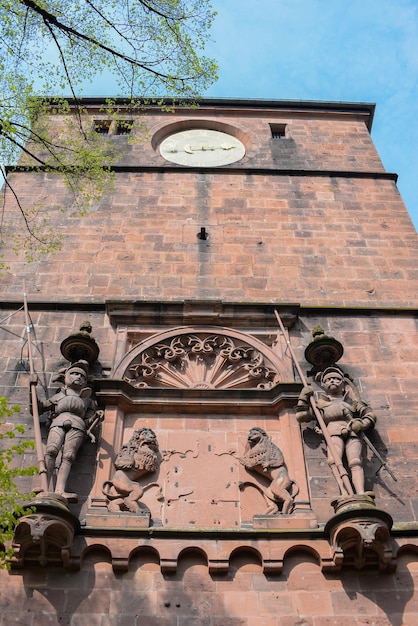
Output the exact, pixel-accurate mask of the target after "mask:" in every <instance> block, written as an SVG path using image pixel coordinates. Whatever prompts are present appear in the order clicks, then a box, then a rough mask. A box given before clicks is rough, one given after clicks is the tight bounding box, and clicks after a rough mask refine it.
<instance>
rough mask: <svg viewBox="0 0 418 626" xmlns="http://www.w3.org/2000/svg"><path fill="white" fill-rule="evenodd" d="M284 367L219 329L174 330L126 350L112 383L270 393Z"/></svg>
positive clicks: (250, 342) (256, 344)
mask: <svg viewBox="0 0 418 626" xmlns="http://www.w3.org/2000/svg"><path fill="white" fill-rule="evenodd" d="M284 372H285V367H284V364H283V363H282V361H281V360H280V359H279V357H278V356H277V355H276V354H275V353H274V352H273V350H272V349H271V348H269V347H268V346H266V345H265V344H264V343H263V342H261V341H260V340H259V339H256V338H255V337H253V336H251V335H249V334H247V333H243V332H241V331H237V330H233V329H230V328H225V327H218V326H185V327H179V328H172V329H170V330H166V331H164V332H162V333H158V334H156V335H153V336H152V337H149V338H148V339H146V340H145V341H142V342H140V343H139V344H138V345H136V346H135V347H134V348H133V349H132V350H130V351H129V352H128V353H127V354H126V355H125V356H124V357H123V359H122V360H121V362H120V363H119V364H118V365H117V367H116V369H115V374H114V377H115V378H118V379H123V380H125V381H127V382H129V383H130V384H131V385H132V386H133V387H136V388H177V389H222V390H224V391H227V390H228V389H262V390H264V389H271V388H272V387H274V386H276V385H277V384H279V383H280V382H283V381H284V378H285V375H284Z"/></svg>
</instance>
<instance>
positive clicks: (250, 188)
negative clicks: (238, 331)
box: [2, 170, 418, 307]
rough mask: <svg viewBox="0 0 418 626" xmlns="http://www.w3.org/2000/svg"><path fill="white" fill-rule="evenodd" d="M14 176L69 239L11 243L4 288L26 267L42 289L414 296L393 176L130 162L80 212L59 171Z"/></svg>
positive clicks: (92, 295) (372, 300)
mask: <svg viewBox="0 0 418 626" xmlns="http://www.w3.org/2000/svg"><path fill="white" fill-rule="evenodd" d="M10 182H11V184H13V185H14V186H17V187H18V188H19V189H20V194H21V196H22V198H23V199H24V202H25V203H26V204H28V205H29V206H33V205H37V204H42V203H44V209H43V210H45V212H46V213H47V214H48V216H49V217H52V219H53V224H54V227H55V229H56V231H57V232H58V233H59V234H60V235H61V236H62V241H63V246H62V250H61V251H60V252H57V253H55V254H53V255H51V256H47V257H41V258H40V260H39V262H37V263H33V264H30V265H27V264H24V263H23V261H22V259H21V258H16V257H15V254H14V252H12V251H10V250H9V251H8V250H7V248H5V249H4V254H5V261H6V262H8V263H9V265H10V266H11V271H10V272H8V273H7V274H6V275H5V277H4V282H3V290H2V293H3V298H4V299H19V297H20V296H21V294H22V291H23V284H22V283H23V278H24V277H25V278H26V281H27V290H28V292H29V293H30V295H31V297H32V298H36V299H38V300H42V301H48V300H49V299H50V294H51V290H53V291H54V297H55V298H57V299H59V300H63V301H70V300H73V299H76V300H77V301H81V302H91V301H94V302H103V301H104V300H106V299H112V298H125V299H139V300H141V299H161V300H183V299H186V300H189V299H190V300H194V299H196V300H202V299H210V300H224V301H238V302H240V301H245V300H251V301H258V302H271V301H273V302H275V301H276V302H278V301H282V302H299V303H301V304H303V305H305V306H313V305H315V306H362V307H379V306H384V307H391V306H394V307H398V306H399V305H400V303H401V306H403V307H414V306H416V304H417V302H416V300H417V296H416V294H417V291H418V290H417V285H418V270H417V267H418V252H417V245H416V242H417V235H416V232H415V230H414V227H413V225H412V223H411V221H410V218H409V216H408V214H407V213H406V211H405V207H404V205H403V203H402V201H401V199H400V196H399V194H398V192H397V190H396V187H395V184H394V182H392V181H389V180H375V179H353V178H351V179H347V178H339V177H332V178H330V177H328V176H320V177H313V178H312V177H305V176H283V175H279V176H277V175H274V176H273V175H266V174H264V173H263V174H257V173H252V174H237V173H227V172H225V173H223V172H220V173H218V172H217V173H210V174H208V173H204V172H199V173H194V172H193V173H192V172H189V171H188V170H182V171H180V172H179V173H174V172H161V173H151V172H146V171H144V172H131V173H129V172H124V173H118V174H117V178H116V183H115V189H114V192H113V193H112V194H110V195H109V196H106V197H105V198H104V199H103V200H102V201H100V202H99V203H98V205H97V206H96V207H95V208H94V209H92V210H91V211H90V212H89V213H88V214H87V215H86V216H84V217H79V216H77V215H75V214H74V213H73V212H72V211H71V210H69V212H68V213H67V214H62V213H61V212H59V211H56V210H54V209H55V207H56V206H57V204H59V203H60V202H62V201H65V190H64V188H63V186H62V183H61V181H60V180H59V179H58V178H56V177H53V176H51V175H45V176H42V175H41V174H38V175H36V176H34V175H33V174H30V173H16V174H14V175H13V176H11V177H10ZM12 204H13V202H12V199H11V198H10V196H9V195H7V204H6V206H7V207H9V209H10V210H11V208H12ZM201 227H205V228H206V231H207V233H208V239H207V240H200V239H198V237H197V234H198V233H199V232H200V229H201Z"/></svg>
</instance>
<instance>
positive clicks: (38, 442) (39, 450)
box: [23, 286, 48, 493]
mask: <svg viewBox="0 0 418 626" xmlns="http://www.w3.org/2000/svg"><path fill="white" fill-rule="evenodd" d="M24 290H25V291H24V293H23V306H24V310H25V322H26V334H27V343H28V355H29V369H30V381H29V386H30V394H31V401H32V416H33V429H34V433H35V447H36V456H37V460H38V467H39V474H40V476H41V487H42V491H44V492H45V493H48V477H47V471H46V466H45V458H44V451H43V446H42V436H41V425H40V422H39V411H38V396H37V394H36V385H37V382H38V377H37V375H36V374H35V370H34V367H33V355H32V335H31V332H32V324H31V322H30V318H29V310H28V301H27V295H26V287H25V286H24Z"/></svg>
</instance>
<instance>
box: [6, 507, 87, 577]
mask: <svg viewBox="0 0 418 626" xmlns="http://www.w3.org/2000/svg"><path fill="white" fill-rule="evenodd" d="M57 504H58V506H49V505H48V504H47V505H45V504H42V503H39V502H38V503H34V505H33V512H31V513H29V514H28V515H25V516H23V517H21V518H20V519H19V523H18V524H17V526H16V529H15V533H14V537H13V541H12V549H13V556H12V558H11V566H12V567H13V568H21V567H24V566H26V565H28V564H39V565H42V566H46V565H62V566H63V567H64V568H71V567H72V566H73V564H72V559H71V553H72V545H73V542H74V536H75V533H76V530H77V527H78V520H77V519H76V518H75V517H74V516H73V515H72V514H71V513H70V512H69V511H68V509H67V508H66V507H65V506H64V505H61V506H59V504H61V503H57ZM29 506H31V505H29Z"/></svg>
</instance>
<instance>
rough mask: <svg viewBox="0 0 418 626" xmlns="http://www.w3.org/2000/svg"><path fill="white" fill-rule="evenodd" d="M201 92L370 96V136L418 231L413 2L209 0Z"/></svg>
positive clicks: (417, 53) (417, 11)
mask: <svg viewBox="0 0 418 626" xmlns="http://www.w3.org/2000/svg"><path fill="white" fill-rule="evenodd" d="M212 5H213V7H214V8H215V9H216V10H217V11H218V16H217V18H216V21H215V24H214V27H213V29H212V41H211V42H210V43H209V45H208V47H207V53H208V54H210V55H212V56H214V57H215V58H216V59H217V61H218V63H219V81H218V82H217V83H216V84H214V85H213V86H212V87H211V88H210V90H209V91H208V92H207V93H206V94H205V96H207V97H224V98H267V99H278V100H325V101H345V102H374V103H376V114H375V118H374V123H373V128H372V138H373V140H374V142H375V145H376V147H377V150H378V152H379V154H380V157H381V159H382V161H383V164H384V166H385V168H386V170H387V171H390V172H396V173H397V174H398V175H399V180H398V188H399V190H400V192H401V194H402V197H403V199H404V202H405V204H406V206H407V208H408V210H409V213H410V215H411V217H412V219H413V221H414V224H415V228H417V229H418V193H417V189H416V187H415V182H416V181H417V179H418V160H417V158H416V151H417V146H418V111H417V102H418V0H258V1H256V0H212Z"/></svg>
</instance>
